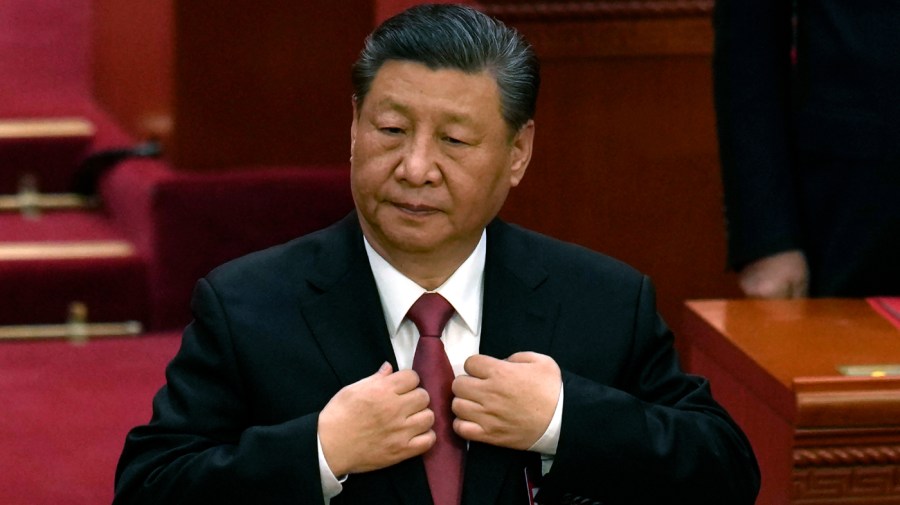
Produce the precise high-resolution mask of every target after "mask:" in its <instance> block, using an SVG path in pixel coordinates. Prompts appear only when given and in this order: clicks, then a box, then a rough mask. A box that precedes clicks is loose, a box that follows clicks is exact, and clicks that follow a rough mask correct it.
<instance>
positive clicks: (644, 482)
mask: <svg viewBox="0 0 900 505" xmlns="http://www.w3.org/2000/svg"><path fill="white" fill-rule="evenodd" d="M598 310H603V309H602V308H600V309H598ZM633 331H634V335H633V344H632V348H631V351H630V353H629V356H627V357H626V359H625V360H624V361H623V362H622V368H621V370H623V371H624V375H622V376H621V377H620V378H619V379H617V380H616V381H615V383H614V384H606V383H605V379H600V378H598V377H592V376H591V371H590V370H588V369H584V370H583V371H581V370H579V373H576V372H573V371H571V370H567V369H566V362H567V361H568V359H567V358H565V357H563V358H561V359H560V361H561V362H562V366H563V385H564V388H565V403H564V407H563V418H562V431H561V435H560V441H559V447H558V450H557V454H556V457H555V459H554V463H553V466H552V468H551V470H550V473H548V475H547V476H546V477H545V481H544V482H543V485H542V489H544V488H546V489H547V490H548V495H547V498H546V499H545V502H547V503H553V502H555V501H557V500H558V499H559V495H560V494H562V492H561V491H554V490H565V492H566V493H570V494H573V495H578V496H585V497H591V498H595V499H600V500H601V501H602V502H603V503H604V504H617V503H627V504H644V503H648V504H649V503H692V504H722V503H729V504H733V505H741V504H752V503H753V502H754V500H755V498H756V493H757V491H758V488H759V469H758V467H757V466H756V460H755V457H754V455H753V452H752V450H751V448H750V445H749V442H748V441H747V440H746V438H745V437H744V435H743V433H742V432H741V430H740V429H739V428H738V427H737V426H736V425H735V424H734V422H733V421H732V420H731V419H730V417H729V416H728V415H727V413H726V412H725V411H724V410H723V409H722V408H721V407H720V406H719V405H718V404H717V403H716V402H715V401H714V400H713V398H712V396H711V393H710V390H709V386H708V383H707V381H706V380H705V379H703V378H700V377H696V376H690V375H687V374H685V373H683V372H682V371H681V369H680V367H679V364H678V359H677V356H676V353H675V351H674V349H673V347H672V335H671V332H669V330H668V329H667V328H666V327H665V325H664V323H663V322H662V321H661V319H660V318H659V316H658V315H657V312H656V308H655V296H654V292H653V288H652V285H651V284H650V282H649V280H648V279H647V278H646V277H643V281H642V283H641V286H640V293H639V295H638V300H637V308H636V311H635V313H634V321H633ZM597 338H604V337H603V335H599V336H598V337H597ZM590 344H591V343H590V342H583V346H584V347H586V346H587V345H590ZM570 347H571V346H570ZM595 347H596V344H595ZM576 352H579V353H580V354H586V353H585V350H584V349H582V350H581V351H576ZM601 359H609V360H612V359H617V358H616V357H612V356H607V357H606V358H603V357H601ZM554 493H555V494H556V495H557V496H555V497H554V496H553V494H554Z"/></svg>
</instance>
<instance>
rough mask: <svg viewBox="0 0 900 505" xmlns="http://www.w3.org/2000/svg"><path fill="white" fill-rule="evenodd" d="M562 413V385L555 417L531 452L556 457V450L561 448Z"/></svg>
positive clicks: (554, 413)
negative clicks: (558, 447)
mask: <svg viewBox="0 0 900 505" xmlns="http://www.w3.org/2000/svg"><path fill="white" fill-rule="evenodd" d="M562 411H563V387H562V384H560V385H559V400H557V401H556V410H555V411H554V412H553V417H552V418H551V419H550V425H549V426H547V431H545V432H544V434H543V435H541V438H539V439H538V440H537V442H535V443H534V445H532V446H531V447H529V448H528V450H529V451H532V452H539V453H541V454H546V455H548V456H554V455H556V448H557V446H559V432H560V431H561V430H562Z"/></svg>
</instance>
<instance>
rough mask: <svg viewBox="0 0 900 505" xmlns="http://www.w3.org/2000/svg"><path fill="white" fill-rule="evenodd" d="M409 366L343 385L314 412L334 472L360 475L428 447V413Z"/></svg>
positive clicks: (431, 442) (385, 366)
mask: <svg viewBox="0 0 900 505" xmlns="http://www.w3.org/2000/svg"><path fill="white" fill-rule="evenodd" d="M418 386H419V376H418V374H416V372H414V371H412V370H402V371H399V372H396V373H392V371H391V365H390V364H389V363H385V364H383V365H382V366H381V368H380V369H379V370H378V371H377V372H375V373H374V374H373V375H371V376H369V377H366V378H365V379H362V380H360V381H358V382H355V383H353V384H350V385H349V386H346V387H344V388H343V389H341V390H340V391H338V393H337V394H336V395H334V397H333V398H332V399H331V400H330V401H329V402H328V404H327V405H325V408H324V409H322V412H321V413H320V414H319V426H318V431H319V440H320V441H321V443H322V452H323V454H324V455H325V461H326V462H327V463H328V467H329V468H331V471H332V472H333V473H334V474H335V475H336V476H339V477H340V476H343V475H347V474H350V473H362V472H368V471H372V470H377V469H379V468H384V467H387V466H391V465H394V464H397V463H399V462H401V461H403V460H405V459H409V458H411V457H413V456H418V455H419V454H422V453H424V452H426V451H427V450H428V449H430V448H431V446H432V445H434V441H435V434H434V431H432V430H431V427H432V425H433V424H434V413H433V412H432V411H431V410H430V409H429V408H428V393H427V392H426V391H425V390H424V389H422V388H420V387H418Z"/></svg>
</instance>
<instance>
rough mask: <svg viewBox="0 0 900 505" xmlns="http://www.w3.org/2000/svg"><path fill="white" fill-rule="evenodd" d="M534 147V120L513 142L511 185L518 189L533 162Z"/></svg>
mask: <svg viewBox="0 0 900 505" xmlns="http://www.w3.org/2000/svg"><path fill="white" fill-rule="evenodd" d="M533 146H534V120H533V119H529V120H528V122H527V123H525V125H523V126H522V128H520V129H519V131H518V133H516V136H515V137H514V138H513V141H512V152H511V158H510V167H509V185H510V187H513V188H514V187H516V186H518V185H519V183H520V182H521V181H522V178H523V177H525V170H526V169H527V168H528V163H529V162H531V151H532V149H533Z"/></svg>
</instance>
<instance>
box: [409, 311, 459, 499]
mask: <svg viewBox="0 0 900 505" xmlns="http://www.w3.org/2000/svg"><path fill="white" fill-rule="evenodd" d="M453 312H454V310H453V306H452V305H450V302H448V301H447V300H445V299H444V297H443V296H441V295H439V294H437V293H425V294H424V295H422V296H421V297H420V298H419V299H418V300H416V303H414V304H413V306H412V307H411V308H410V309H409V312H408V313H407V314H406V317H407V318H408V319H409V320H410V321H412V322H413V323H414V324H415V325H416V328H418V329H419V343H418V345H417V346H416V354H415V356H414V357H413V366H412V367H413V370H415V371H416V373H418V374H419V380H420V383H421V385H422V387H423V388H425V391H428V396H429V397H430V398H431V400H430V402H429V404H428V407H429V408H431V410H432V411H433V412H434V428H433V429H434V432H435V434H436V435H437V442H435V444H434V446H433V447H432V448H431V449H430V450H429V451H428V452H426V453H425V454H424V455H423V456H422V458H423V459H424V460H425V473H426V474H427V475H428V487H429V488H431V497H432V499H433V500H434V504H435V505H459V503H460V499H461V495H462V479H463V456H464V455H465V442H464V441H463V439H462V438H460V437H459V435H457V434H456V433H455V432H454V431H453V412H452V411H451V410H450V402H451V401H452V400H453V392H452V391H451V389H450V387H451V385H452V384H453V368H452V367H451V366H450V360H448V359H447V353H445V352H444V343H443V342H441V333H443V332H444V325H446V324H447V321H449V320H450V317H451V316H452V315H453Z"/></svg>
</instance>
